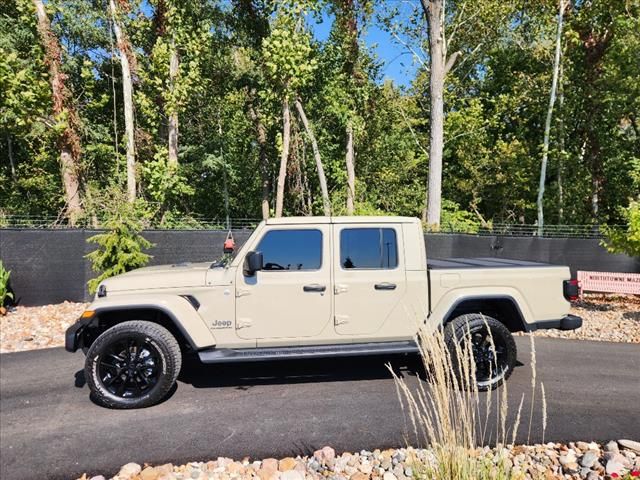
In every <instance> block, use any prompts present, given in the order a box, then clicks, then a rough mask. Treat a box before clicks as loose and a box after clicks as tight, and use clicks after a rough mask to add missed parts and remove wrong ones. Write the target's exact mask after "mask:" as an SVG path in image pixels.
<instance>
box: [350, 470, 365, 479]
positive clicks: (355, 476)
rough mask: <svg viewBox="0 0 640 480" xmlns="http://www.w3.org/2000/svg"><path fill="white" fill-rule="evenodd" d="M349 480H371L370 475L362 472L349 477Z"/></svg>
mask: <svg viewBox="0 0 640 480" xmlns="http://www.w3.org/2000/svg"><path fill="white" fill-rule="evenodd" d="M349 480H369V475H366V474H364V473H362V472H357V473H354V474H353V475H351V476H350V477H349Z"/></svg>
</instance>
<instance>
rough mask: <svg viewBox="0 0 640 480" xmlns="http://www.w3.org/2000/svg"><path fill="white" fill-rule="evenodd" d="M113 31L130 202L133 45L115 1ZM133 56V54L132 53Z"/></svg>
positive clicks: (111, 2) (132, 194)
mask: <svg viewBox="0 0 640 480" xmlns="http://www.w3.org/2000/svg"><path fill="white" fill-rule="evenodd" d="M109 9H110V11H111V21H112V22H113V31H114V33H115V34H116V42H117V44H118V50H120V66H121V68H122V94H123V101H124V125H125V133H126V137H127V196H128V198H129V202H133V201H134V200H135V199H136V145H135V137H134V128H135V127H134V119H133V82H132V81H131V62H130V61H129V54H130V53H131V45H130V44H129V40H128V39H127V38H126V36H125V34H124V32H123V31H122V28H121V27H120V24H119V23H118V18H117V17H118V10H117V7H116V4H115V0H109ZM131 55H133V53H131Z"/></svg>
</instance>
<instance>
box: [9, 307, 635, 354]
mask: <svg viewBox="0 0 640 480" xmlns="http://www.w3.org/2000/svg"><path fill="white" fill-rule="evenodd" d="M86 305H87V304H85V303H70V302H64V303H60V304H56V305H45V306H42V307H17V308H16V309H14V310H13V311H11V312H9V313H8V314H7V315H6V316H0V353H6V352H18V351H22V350H33V349H37V348H49V347H60V346H63V345H64V331H65V330H66V329H67V327H68V326H69V325H71V324H72V323H73V322H75V321H76V319H77V318H78V317H79V316H80V314H81V313H82V311H83V310H84V309H85V307H86ZM571 313H573V314H575V315H578V316H580V317H582V318H583V320H584V323H583V326H582V328H579V329H578V330H575V331H568V332H562V331H559V330H541V331H539V332H536V333H535V335H537V336H542V337H559V338H575V339H581V340H600V341H607V342H628V343H640V297H633V296H623V295H617V296H614V295H606V296H605V295H588V296H585V298H584V299H583V300H582V301H580V302H577V303H576V304H574V305H573V307H572V308H571Z"/></svg>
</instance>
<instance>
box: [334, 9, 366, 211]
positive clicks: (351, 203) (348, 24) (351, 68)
mask: <svg viewBox="0 0 640 480" xmlns="http://www.w3.org/2000/svg"><path fill="white" fill-rule="evenodd" d="M339 5H340V14H339V15H338V16H337V18H336V20H337V21H338V22H339V24H340V28H341V30H342V31H343V32H344V35H345V38H344V42H345V43H344V49H345V63H344V72H345V74H346V75H347V76H348V77H349V78H350V79H351V80H352V81H353V82H354V84H355V85H358V86H362V85H363V80H364V75H363V74H362V72H361V69H360V46H359V44H358V36H359V31H358V8H363V6H364V5H363V2H360V4H358V3H357V2H356V1H355V0H342V1H341V2H340V3H339ZM354 110H355V109H354ZM350 114H351V115H355V114H356V112H355V111H352V112H350ZM345 138H346V152H345V164H346V167H347V215H353V213H354V208H355V191H356V172H355V147H354V132H353V120H352V118H350V119H348V120H347V125H346V126H345Z"/></svg>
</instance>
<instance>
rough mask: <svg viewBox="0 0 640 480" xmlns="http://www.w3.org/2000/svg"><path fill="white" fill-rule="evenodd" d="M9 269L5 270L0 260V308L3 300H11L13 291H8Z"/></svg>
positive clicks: (2, 305)
mask: <svg viewBox="0 0 640 480" xmlns="http://www.w3.org/2000/svg"><path fill="white" fill-rule="evenodd" d="M10 276H11V271H9V270H6V269H5V268H4V265H3V264H2V260H0V308H3V307H4V302H5V301H6V300H7V299H9V300H13V293H11V291H9V277H10Z"/></svg>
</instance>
